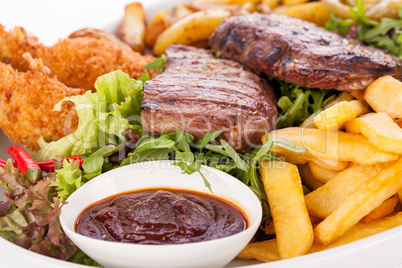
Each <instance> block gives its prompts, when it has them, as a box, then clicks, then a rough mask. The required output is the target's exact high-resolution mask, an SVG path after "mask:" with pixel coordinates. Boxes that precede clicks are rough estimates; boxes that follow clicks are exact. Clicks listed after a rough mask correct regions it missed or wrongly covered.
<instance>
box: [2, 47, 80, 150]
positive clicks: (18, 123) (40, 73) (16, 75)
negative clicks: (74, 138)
mask: <svg viewBox="0 0 402 268" xmlns="http://www.w3.org/2000/svg"><path fill="white" fill-rule="evenodd" d="M22 58H23V59H24V60H25V61H26V62H27V63H28V66H29V68H30V69H29V70H28V71H27V72H26V73H25V72H18V71H16V70H14V69H13V68H12V67H11V66H10V65H7V64H5V63H1V62H0V128H1V129H2V130H3V132H4V134H6V135H7V136H8V137H9V139H10V140H11V141H12V142H15V143H19V144H21V145H23V146H25V147H27V148H28V149H30V150H34V151H35V150H38V149H39V146H38V144H37V140H38V139H39V138H40V137H42V136H46V137H49V138H51V139H52V140H57V139H60V138H62V137H64V136H65V135H67V134H69V133H71V132H73V131H75V129H76V127H77V124H78V120H77V116H76V112H75V109H74V104H73V103H72V102H65V103H63V105H62V110H61V111H53V108H54V106H55V104H57V103H58V102H60V101H61V100H62V99H63V98H64V97H69V96H73V95H78V94H83V93H84V92H85V90H84V89H79V88H69V87H67V86H66V85H64V84H63V83H61V82H60V81H58V80H57V79H55V78H51V77H50V76H49V75H50V70H49V69H48V68H47V67H45V66H44V65H43V62H42V60H41V59H33V58H32V56H31V55H30V54H29V53H25V54H23V55H22Z"/></svg>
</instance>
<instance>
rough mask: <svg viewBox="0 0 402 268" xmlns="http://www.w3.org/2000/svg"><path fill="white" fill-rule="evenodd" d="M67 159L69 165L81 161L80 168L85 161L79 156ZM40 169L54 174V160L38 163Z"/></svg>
mask: <svg viewBox="0 0 402 268" xmlns="http://www.w3.org/2000/svg"><path fill="white" fill-rule="evenodd" d="M64 159H66V160H67V161H68V162H69V163H70V162H71V161H74V162H75V161H79V162H80V166H81V165H82V163H83V162H84V160H82V158H81V156H79V155H77V156H71V157H66V158H64ZM38 165H39V167H40V168H41V169H42V170H43V171H46V172H53V171H54V162H53V160H48V161H41V162H38Z"/></svg>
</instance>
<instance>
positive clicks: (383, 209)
mask: <svg viewBox="0 0 402 268" xmlns="http://www.w3.org/2000/svg"><path fill="white" fill-rule="evenodd" d="M398 202H399V197H397V196H393V197H391V198H390V199H388V200H385V201H384V202H383V203H382V204H381V205H380V206H379V207H376V208H375V209H373V210H372V211H371V212H370V213H369V214H368V215H366V216H364V218H363V219H361V221H360V222H363V223H369V222H372V221H376V220H379V219H382V218H384V217H385V216H388V215H389V214H391V213H392V212H393V211H394V209H395V206H396V204H398Z"/></svg>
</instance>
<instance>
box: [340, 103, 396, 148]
mask: <svg viewBox="0 0 402 268" xmlns="http://www.w3.org/2000/svg"><path fill="white" fill-rule="evenodd" d="M401 109H402V107H401ZM345 128H346V131H347V132H350V133H361V134H362V135H363V137H365V138H366V139H368V140H369V141H370V142H371V143H373V144H374V145H375V146H376V147H377V148H378V149H380V150H382V151H385V152H391V153H397V154H402V129H401V128H400V127H399V126H398V125H397V124H396V123H395V122H394V120H392V118H391V117H390V116H389V115H388V114H386V113H382V112H380V113H369V114H365V115H362V116H360V117H358V118H355V119H353V120H351V121H349V122H346V124H345Z"/></svg>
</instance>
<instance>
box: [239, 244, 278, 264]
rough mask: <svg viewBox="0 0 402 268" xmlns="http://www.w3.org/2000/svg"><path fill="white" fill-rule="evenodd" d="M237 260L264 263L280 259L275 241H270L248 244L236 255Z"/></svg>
mask: <svg viewBox="0 0 402 268" xmlns="http://www.w3.org/2000/svg"><path fill="white" fill-rule="evenodd" d="M237 258H238V259H241V260H251V259H257V260H260V261H265V262H270V261H278V260H280V257H279V250H278V245H277V241H276V239H271V240H266V241H262V242H254V243H250V244H248V245H247V246H246V247H245V248H244V249H243V250H242V251H241V252H240V253H239V255H237Z"/></svg>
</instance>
